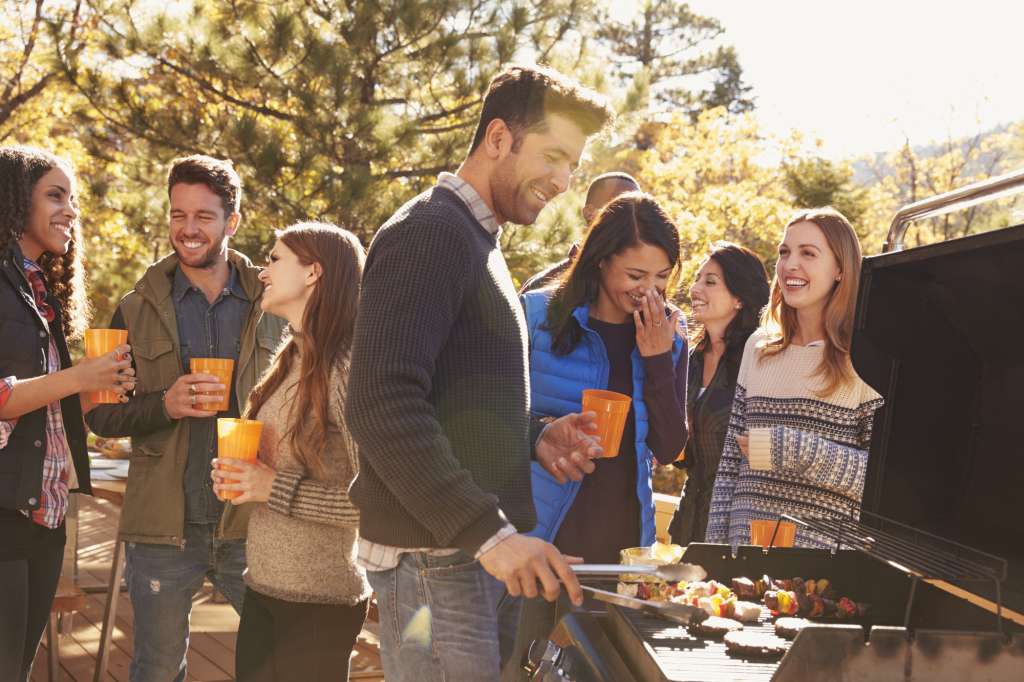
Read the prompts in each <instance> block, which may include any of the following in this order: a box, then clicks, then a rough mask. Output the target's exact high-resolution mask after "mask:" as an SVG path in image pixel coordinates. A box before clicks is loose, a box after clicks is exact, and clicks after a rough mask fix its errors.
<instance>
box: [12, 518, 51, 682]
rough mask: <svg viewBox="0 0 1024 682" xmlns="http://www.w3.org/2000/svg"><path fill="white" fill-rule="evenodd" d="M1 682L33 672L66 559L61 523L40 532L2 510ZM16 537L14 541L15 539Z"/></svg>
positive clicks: (14, 681) (19, 679) (14, 680)
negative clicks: (13, 552)
mask: <svg viewBox="0 0 1024 682" xmlns="http://www.w3.org/2000/svg"><path fill="white" fill-rule="evenodd" d="M0 513H2V515H3V519H0V544H2V545H5V549H10V548H11V546H12V545H13V544H17V545H18V552H17V555H19V556H21V557H22V558H11V553H8V552H6V551H5V553H4V556H2V557H0V680H4V682H8V681H10V682H23V681H24V680H27V679H28V677H29V673H30V672H31V671H32V660H33V659H34V658H35V656H36V648H37V647H38V646H39V639H40V637H42V635H43V629H44V628H45V627H46V621H47V620H48V619H49V617H50V607H51V606H52V605H53V595H54V594H55V593H56V592H57V582H58V581H59V580H60V571H61V563H62V562H63V561H64V542H65V532H64V525H63V524H61V526H60V527H59V528H54V529H51V528H44V527H43V526H40V525H38V524H35V523H33V522H32V521H31V520H29V519H27V518H25V517H24V516H21V515H20V514H18V513H17V512H14V511H10V510H6V509H5V510H0ZM15 538H16V539H15Z"/></svg>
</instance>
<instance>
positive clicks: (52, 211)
mask: <svg viewBox="0 0 1024 682" xmlns="http://www.w3.org/2000/svg"><path fill="white" fill-rule="evenodd" d="M77 220H78V207H77V201H76V199H75V184H74V180H73V179H72V178H70V177H68V174H67V173H66V172H64V170H62V169H61V168H59V167H55V168H51V169H50V170H49V171H47V173H46V174H45V175H43V177H41V178H39V182H37V183H36V186H35V187H33V188H32V206H31V208H30V209H29V216H28V224H27V225H25V232H24V233H23V234H22V236H21V250H22V252H23V253H24V254H25V255H26V256H28V257H29V258H31V259H32V260H38V259H39V257H40V256H41V255H42V254H43V253H51V254H53V255H55V256H63V255H64V254H66V253H67V252H68V249H69V248H70V247H71V240H72V239H74V233H75V222H76V221H77Z"/></svg>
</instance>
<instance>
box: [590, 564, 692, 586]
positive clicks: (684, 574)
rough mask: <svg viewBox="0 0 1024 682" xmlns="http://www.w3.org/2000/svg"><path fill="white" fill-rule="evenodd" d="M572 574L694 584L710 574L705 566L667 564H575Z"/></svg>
mask: <svg viewBox="0 0 1024 682" xmlns="http://www.w3.org/2000/svg"><path fill="white" fill-rule="evenodd" d="M571 568H572V572H573V573H575V574H576V575H577V576H578V577H588V578H598V577H600V578H616V577H617V576H619V575H621V574H623V573H632V574H633V575H650V576H654V577H655V578H658V579H659V580H664V581H665V582H669V583H677V582H679V581H685V582H688V583H689V582H693V581H695V580H704V578H706V577H708V572H707V571H705V570H704V567H703V566H698V565H696V564H666V565H664V566H653V565H641V564H638V565H636V566H630V565H627V564H574V565H572V566H571Z"/></svg>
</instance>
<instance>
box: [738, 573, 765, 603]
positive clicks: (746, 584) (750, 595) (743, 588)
mask: <svg viewBox="0 0 1024 682" xmlns="http://www.w3.org/2000/svg"><path fill="white" fill-rule="evenodd" d="M731 587H732V591H733V592H735V593H736V596H737V597H739V598H740V599H759V598H760V597H761V595H760V594H758V593H757V585H755V584H754V581H753V580H751V579H750V578H733V579H732V583H731ZM762 592H763V590H762Z"/></svg>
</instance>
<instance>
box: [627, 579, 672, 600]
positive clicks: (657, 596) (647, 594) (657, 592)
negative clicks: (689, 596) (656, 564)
mask: <svg viewBox="0 0 1024 682" xmlns="http://www.w3.org/2000/svg"><path fill="white" fill-rule="evenodd" d="M685 584H686V583H666V582H654V583H650V582H636V583H633V582H621V581H620V582H619V583H618V584H617V585H616V586H615V591H616V592H618V593H619V594H621V595H624V596H626V597H634V598H636V599H644V600H646V601H669V600H670V599H672V597H675V596H676V595H678V594H682V588H683V586H685Z"/></svg>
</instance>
